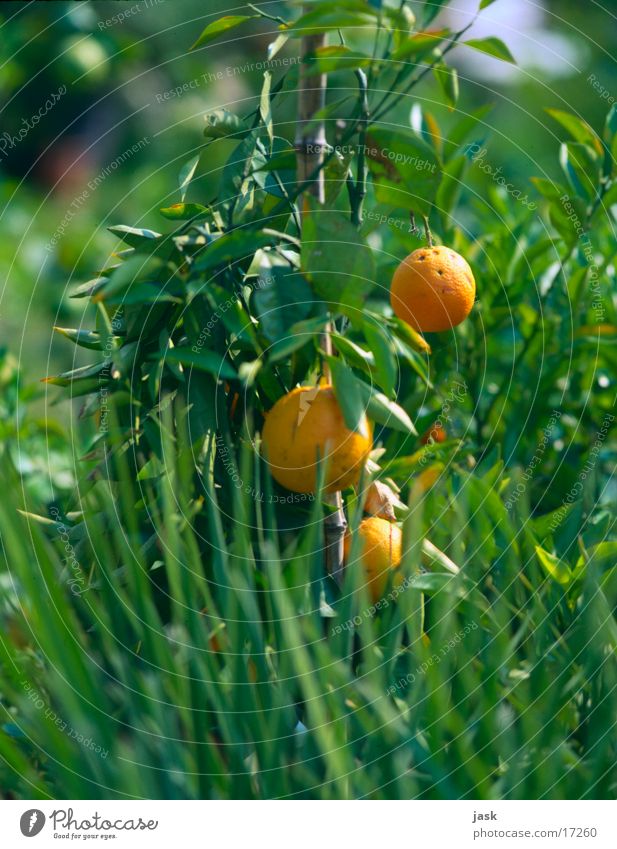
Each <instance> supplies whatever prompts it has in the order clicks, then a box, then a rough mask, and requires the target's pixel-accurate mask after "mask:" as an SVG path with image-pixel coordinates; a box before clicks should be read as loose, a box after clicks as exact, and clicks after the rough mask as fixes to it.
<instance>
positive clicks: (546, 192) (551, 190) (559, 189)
mask: <svg viewBox="0 0 617 849" xmlns="http://www.w3.org/2000/svg"><path fill="white" fill-rule="evenodd" d="M531 182H532V183H533V184H534V186H535V187H536V189H537V190H538V191H539V192H540V194H541V195H542V197H545V198H546V199H547V200H550V201H557V202H558V201H559V198H561V197H563V195H565V194H566V190H565V188H564V187H563V186H562V185H561V184H560V183H554V182H553V181H552V180H547V179H546V178H545V177H532V178H531Z"/></svg>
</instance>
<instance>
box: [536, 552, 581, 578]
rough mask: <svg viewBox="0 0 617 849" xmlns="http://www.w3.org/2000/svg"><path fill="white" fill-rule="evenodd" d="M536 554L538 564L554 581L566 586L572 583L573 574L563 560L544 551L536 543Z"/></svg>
mask: <svg viewBox="0 0 617 849" xmlns="http://www.w3.org/2000/svg"><path fill="white" fill-rule="evenodd" d="M536 556H537V558H538V561H539V563H540V566H542V568H543V569H544V571H545V572H546V573H547V575H549V576H550V577H551V578H552V579H553V580H554V581H557V583H558V584H561V586H563V587H567V586H569V585H570V584H571V583H572V579H573V575H572V572H571V571H570V567H569V566H568V564H567V563H566V562H565V561H564V560H560V559H559V558H558V557H556V556H555V555H554V554H551V553H550V552H549V551H546V550H545V549H543V548H542V546H540V545H536Z"/></svg>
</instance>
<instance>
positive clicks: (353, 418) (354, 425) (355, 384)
mask: <svg viewBox="0 0 617 849" xmlns="http://www.w3.org/2000/svg"><path fill="white" fill-rule="evenodd" d="M328 363H329V364H330V369H331V371H332V383H333V385H334V391H335V393H336V398H337V401H338V402H339V405H340V407H341V410H342V412H343V418H344V419H345V424H346V425H347V427H348V428H349V429H350V430H353V431H355V432H356V433H361V434H363V435H365V436H368V432H367V425H366V409H365V405H364V399H363V397H362V393H361V391H360V384H359V381H358V380H357V379H356V377H355V376H354V373H353V372H352V371H351V369H350V368H349V367H348V366H347V365H345V363H344V362H343V361H342V360H340V359H337V358H336V357H328Z"/></svg>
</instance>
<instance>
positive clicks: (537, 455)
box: [505, 410, 561, 510]
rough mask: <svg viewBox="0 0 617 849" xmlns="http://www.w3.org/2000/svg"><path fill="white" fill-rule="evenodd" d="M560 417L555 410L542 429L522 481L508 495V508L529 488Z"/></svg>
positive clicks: (559, 413) (506, 504)
mask: <svg viewBox="0 0 617 849" xmlns="http://www.w3.org/2000/svg"><path fill="white" fill-rule="evenodd" d="M560 418H561V412H560V411H559V410H553V412H552V414H551V417H550V419H549V420H548V422H547V424H546V427H545V428H544V430H543V431H542V439H541V440H540V442H539V443H538V446H537V448H536V450H535V451H534V455H533V457H532V458H531V460H530V461H529V463H528V464H527V466H526V468H525V471H524V472H523V479H522V481H521V482H520V483H518V484H517V485H516V487H515V488H514V490H513V491H512V493H511V494H510V495H509V496H508V499H507V501H506V502H505V508H506V510H511V509H512V507H513V506H514V505H515V504H516V502H517V501H518V500H519V498H520V497H521V495H522V494H523V493H524V492H525V490H526V489H527V481H529V480H530V479H531V478H532V477H533V471H534V469H535V468H536V466H537V465H538V463H539V462H540V461H541V459H542V457H543V456H544V452H545V451H546V446H547V445H548V444H549V441H550V437H551V434H552V432H553V430H554V429H555V427H556V425H557V422H558V421H559V419H560ZM523 481H524V482H523Z"/></svg>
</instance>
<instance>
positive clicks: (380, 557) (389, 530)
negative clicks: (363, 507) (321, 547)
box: [344, 516, 403, 603]
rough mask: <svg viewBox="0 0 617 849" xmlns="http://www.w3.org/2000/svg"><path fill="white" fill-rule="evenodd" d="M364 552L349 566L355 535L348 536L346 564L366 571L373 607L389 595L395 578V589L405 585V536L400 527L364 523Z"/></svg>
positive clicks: (384, 522)
mask: <svg viewBox="0 0 617 849" xmlns="http://www.w3.org/2000/svg"><path fill="white" fill-rule="evenodd" d="M358 534H359V535H360V540H361V542H360V551H359V555H358V560H354V561H352V562H349V555H350V553H351V545H352V534H350V533H347V534H346V536H345V542H344V552H345V563H346V565H347V566H348V567H354V566H357V565H358V564H359V565H360V566H361V568H362V569H364V573H365V575H366V583H367V589H368V591H369V595H370V597H371V600H372V602H373V603H375V602H377V601H379V599H380V598H382V597H383V595H384V594H385V592H386V589H387V587H388V581H389V579H390V576H392V583H393V584H394V586H399V585H400V584H401V583H402V581H403V576H402V575H401V572H400V568H399V567H400V565H401V557H402V550H403V534H402V532H401V529H400V528H399V526H398V525H395V524H393V523H392V522H388V521H387V520H386V519H380V518H378V517H377V516H371V517H370V518H368V519H363V520H362V521H361V522H360V526H359V528H358Z"/></svg>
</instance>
